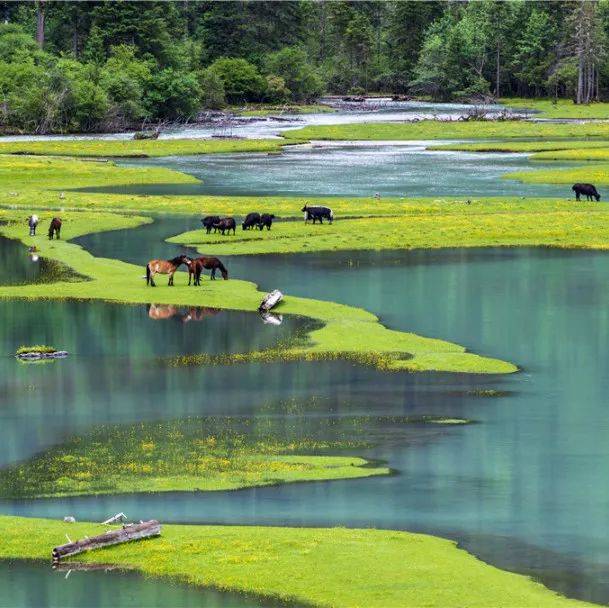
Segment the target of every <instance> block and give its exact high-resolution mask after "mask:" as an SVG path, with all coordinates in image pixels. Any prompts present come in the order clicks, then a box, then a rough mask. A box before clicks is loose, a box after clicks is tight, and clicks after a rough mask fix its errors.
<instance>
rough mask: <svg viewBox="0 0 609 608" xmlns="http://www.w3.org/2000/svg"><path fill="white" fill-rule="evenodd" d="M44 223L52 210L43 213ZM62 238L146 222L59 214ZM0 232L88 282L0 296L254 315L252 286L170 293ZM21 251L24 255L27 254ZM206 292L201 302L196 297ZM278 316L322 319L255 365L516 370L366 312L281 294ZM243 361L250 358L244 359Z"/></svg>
mask: <svg viewBox="0 0 609 608" xmlns="http://www.w3.org/2000/svg"><path fill="white" fill-rule="evenodd" d="M40 217H41V221H43V222H46V221H48V220H49V218H50V217H52V213H48V212H46V213H41V216H40ZM62 218H63V220H64V230H63V233H64V235H65V236H68V235H69V236H70V238H76V237H78V236H83V235H85V234H90V233H92V232H102V231H106V230H116V229H119V228H135V227H137V226H139V225H142V224H144V223H149V222H150V221H151V219H150V218H145V217H137V216H122V215H118V214H113V213H100V212H72V213H64V214H62ZM2 219H5V220H8V221H9V223H8V224H6V225H2V226H0V235H3V236H5V237H8V238H12V239H16V240H19V241H21V242H22V243H23V244H24V245H26V246H27V247H32V246H34V247H36V248H37V253H38V255H39V256H40V257H46V258H51V259H54V260H57V261H60V262H63V263H65V264H67V265H68V266H70V267H71V268H73V269H74V270H75V271H76V272H77V273H78V274H80V275H83V276H87V277H89V279H90V280H88V281H83V282H71V283H65V282H58V283H50V284H44V285H40V284H33V285H22V286H13V287H11V286H2V287H0V297H4V298H26V299H27V298H35V299H50V298H52V299H70V298H71V299H77V300H85V299H97V300H105V301H113V302H122V303H132V304H138V303H140V304H149V303H150V302H151V301H154V303H155V304H159V305H162V304H173V305H186V306H209V307H213V308H223V309H234V310H245V311H251V312H255V311H256V310H257V309H258V305H259V304H260V301H261V300H262V298H263V297H264V295H265V292H261V291H259V290H258V288H257V286H256V285H255V284H254V283H252V282H249V281H242V280H236V279H231V280H229V281H222V280H218V281H209V280H206V281H204V282H203V286H202V288H197V289H195V288H193V287H188V286H187V285H181V284H180V283H181V281H179V282H178V284H176V286H175V287H172V288H171V289H169V288H167V287H165V286H164V285H163V284H162V283H161V282H160V281H159V287H156V288H151V287H147V286H146V285H145V281H144V280H143V274H144V269H143V268H141V267H138V266H134V265H133V264H128V263H125V262H121V261H119V260H115V259H104V258H96V257H94V256H92V255H91V254H90V253H89V252H87V251H86V250H84V249H83V248H82V247H80V246H79V245H76V244H74V243H69V242H66V241H57V240H48V239H47V238H46V235H39V236H37V237H29V236H27V235H26V234H24V233H25V232H26V230H25V229H24V224H23V225H22V222H21V221H20V220H21V214H20V213H19V212H16V211H6V210H4V211H0V220H2ZM25 253H26V252H25V251H24V255H25ZM202 295H203V297H201V296H202ZM276 311H277V312H278V313H280V314H283V313H285V314H297V315H301V316H305V317H307V318H311V319H313V320H316V321H319V322H321V323H322V324H323V326H322V327H320V328H318V329H317V328H316V329H313V330H312V331H310V332H309V333H308V335H307V341H306V343H304V344H303V343H299V344H295V345H289V346H287V347H286V348H281V349H276V350H274V351H273V350H269V351H261V353H262V354H261V353H256V354H253V355H252V356H253V357H254V358H255V360H256V361H258V362H262V361H276V360H278V359H279V360H294V359H302V360H319V359H322V360H323V359H334V358H338V357H341V356H344V354H348V358H350V359H352V360H354V361H356V362H357V363H362V364H369V365H370V364H372V365H375V366H377V367H379V368H380V369H383V370H387V371H443V372H465V373H480V374H502V373H512V372H515V371H517V369H518V368H517V367H516V366H515V365H513V364H511V363H507V362H504V361H500V360H498V359H493V358H487V357H483V356H480V355H476V354H473V353H468V352H466V349H465V348H464V347H463V346H460V345H457V344H454V343H450V342H446V341H443V340H437V339H433V338H425V337H422V336H418V335H416V334H412V333H408V332H401V331H397V330H390V329H388V328H386V327H384V326H383V325H382V324H381V323H380V321H379V319H378V317H376V316H375V315H373V314H372V313H370V312H367V311H365V310H363V309H360V308H355V307H352V306H346V305H343V304H338V303H335V302H326V301H321V300H312V299H307V298H298V297H294V296H289V295H288V296H286V297H285V298H284V301H283V302H282V303H281V304H280V305H279V306H278V307H277V308H276ZM244 356H245V357H247V354H245V355H244Z"/></svg>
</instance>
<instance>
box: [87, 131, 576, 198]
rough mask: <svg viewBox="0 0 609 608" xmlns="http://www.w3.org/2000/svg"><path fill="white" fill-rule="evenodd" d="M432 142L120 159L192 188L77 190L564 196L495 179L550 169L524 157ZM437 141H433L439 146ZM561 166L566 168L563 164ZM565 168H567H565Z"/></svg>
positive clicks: (563, 191) (558, 189)
mask: <svg viewBox="0 0 609 608" xmlns="http://www.w3.org/2000/svg"><path fill="white" fill-rule="evenodd" d="M432 143H437V142H423V141H417V142H410V143H409V145H405V144H404V143H403V142H402V143H400V144H382V145H361V144H358V145H354V144H349V143H341V144H333V145H328V144H325V143H324V144H323V145H319V146H308V145H306V146H294V147H288V148H284V150H283V152H282V153H281V154H266V153H265V154H259V153H258V154H213V155H211V154H210V155H198V156H173V157H163V158H150V159H137V160H124V161H120V164H122V165H127V166H145V167H151V166H153V167H166V168H169V169H174V170H176V171H180V172H183V173H187V174H190V175H194V176H195V177H197V178H198V179H200V180H202V183H199V184H160V185H152V184H151V185H142V186H129V187H126V186H114V187H106V188H86V189H83V191H85V192H87V191H88V192H108V193H123V194H148V195H159V194H161V195H172V194H173V195H176V194H181V195H197V194H200V195H204V194H222V195H236V196H237V195H242V196H250V195H251V196H271V195H284V196H358V197H359V196H365V197H367V196H370V197H372V196H374V195H375V194H376V193H379V194H380V195H381V196H391V197H404V198H412V197H419V196H438V197H464V196H472V197H473V196H520V197H529V196H538V197H543V196H550V197H560V198H569V197H570V196H571V195H572V192H571V191H570V189H569V188H568V187H565V185H553V184H526V183H521V182H519V181H516V180H512V179H502V176H503V175H505V174H507V173H511V172H514V171H535V170H542V169H548V168H552V169H555V168H556V167H557V166H562V164H560V165H558V164H557V163H556V162H553V163H540V162H537V161H536V162H531V161H530V160H529V156H528V155H526V154H507V153H495V154H493V153H466V152H442V151H430V150H426V149H425V148H426V147H427V146H428V145H429V144H432ZM440 143H441V142H440ZM565 166H567V165H565ZM568 166H572V164H571V165H568Z"/></svg>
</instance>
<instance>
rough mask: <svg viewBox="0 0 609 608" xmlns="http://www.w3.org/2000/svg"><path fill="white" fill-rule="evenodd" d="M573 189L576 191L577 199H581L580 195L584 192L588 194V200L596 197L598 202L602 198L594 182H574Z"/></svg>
mask: <svg viewBox="0 0 609 608" xmlns="http://www.w3.org/2000/svg"><path fill="white" fill-rule="evenodd" d="M571 190H573V192H575V199H576V200H580V199H579V197H580V196H581V195H582V194H585V195H586V200H587V201H591V200H592V199H593V198H595V199H596V201H597V202H598V201H600V200H601V195H600V194H599V193H598V192H597V190H596V188H595V187H594V186H593V185H592V184H574V185H573V187H572V188H571Z"/></svg>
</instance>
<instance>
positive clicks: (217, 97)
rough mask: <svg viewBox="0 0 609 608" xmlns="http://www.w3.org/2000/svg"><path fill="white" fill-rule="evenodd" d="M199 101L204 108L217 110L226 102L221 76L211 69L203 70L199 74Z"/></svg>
mask: <svg viewBox="0 0 609 608" xmlns="http://www.w3.org/2000/svg"><path fill="white" fill-rule="evenodd" d="M199 85H200V88H201V103H202V104H203V106H204V107H205V108H210V109H212V110H219V109H220V108H223V107H224V105H225V104H226V93H225V92H224V82H223V81H222V78H220V76H219V75H218V74H217V73H216V72H214V71H213V70H210V69H206V70H203V71H202V72H201V73H200V75H199Z"/></svg>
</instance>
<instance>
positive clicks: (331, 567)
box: [0, 516, 587, 608]
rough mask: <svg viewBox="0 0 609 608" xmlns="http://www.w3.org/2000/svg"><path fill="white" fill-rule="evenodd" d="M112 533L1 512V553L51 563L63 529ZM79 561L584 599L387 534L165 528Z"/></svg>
mask: <svg viewBox="0 0 609 608" xmlns="http://www.w3.org/2000/svg"><path fill="white" fill-rule="evenodd" d="M105 530H107V528H106V527H105V526H100V525H98V524H92V523H75V524H66V523H63V522H58V521H50V520H45V519H28V518H20V517H6V516H5V517H0V535H1V536H2V544H1V545H0V557H2V558H28V559H45V560H48V559H49V556H50V552H51V548H52V547H54V546H56V545H59V544H62V543H65V535H66V534H69V536H70V538H72V539H75V538H83V537H84V536H85V535H87V536H92V535H94V534H100V533H101V532H103V531H105ZM77 559H78V561H85V562H93V563H95V562H97V563H104V564H114V565H117V566H123V567H128V568H137V569H139V570H141V571H142V572H144V573H145V574H148V575H151V576H165V577H172V578H175V579H177V580H180V581H183V582H187V583H190V584H195V585H201V586H212V587H216V588H218V589H223V590H227V591H229V590H230V591H238V592H244V593H252V594H256V595H259V596H264V597H267V598H273V599H278V600H283V601H296V602H303V603H306V604H310V605H314V606H328V607H330V606H334V607H336V608H342V607H348V606H351V607H352V606H377V607H380V606H383V607H386V608H390V607H396V608H397V607H398V606H399V607H401V608H409V607H410V608H420V607H421V606H427V607H429V608H457V607H462V606H468V607H469V608H495V607H497V608H500V607H505V606H518V607H519V608H544V607H546V606H548V607H549V606H552V607H553V608H559V607H562V606H565V607H566V606H572V607H574V608H575V607H577V606H582V607H583V606H586V605H587V604H585V603H584V602H578V601H576V600H569V599H566V598H563V597H560V596H559V595H557V594H556V593H554V592H552V591H550V590H548V589H546V588H545V587H544V586H543V585H541V584H539V583H536V582H534V581H532V580H531V579H529V578H527V577H525V576H520V575H517V574H512V573H510V572H504V571H502V570H499V569H497V568H494V567H493V566H490V565H488V564H485V563H484V562H481V561H480V560H478V559H476V558H475V557H473V556H471V555H469V554H468V553H467V552H465V551H463V550H462V549H458V548H457V546H456V544H455V543H454V542H451V541H448V540H444V539H441V538H436V537H433V536H427V535H423V534H412V533H408V532H397V531H389V530H358V529H353V530H349V529H345V528H280V527H245V526H180V525H178V526H176V525H163V528H162V534H161V537H160V538H156V539H152V540H149V541H146V542H139V543H127V544H124V545H118V546H114V547H110V548H107V549H103V550H100V551H94V552H90V553H85V554H81V555H79V556H78V558H77ZM68 563H69V562H68Z"/></svg>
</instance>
